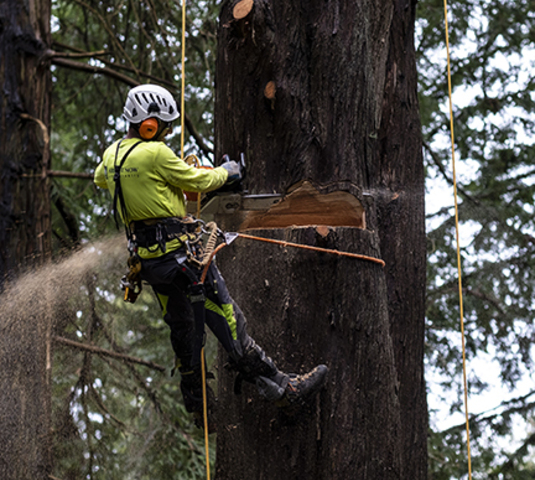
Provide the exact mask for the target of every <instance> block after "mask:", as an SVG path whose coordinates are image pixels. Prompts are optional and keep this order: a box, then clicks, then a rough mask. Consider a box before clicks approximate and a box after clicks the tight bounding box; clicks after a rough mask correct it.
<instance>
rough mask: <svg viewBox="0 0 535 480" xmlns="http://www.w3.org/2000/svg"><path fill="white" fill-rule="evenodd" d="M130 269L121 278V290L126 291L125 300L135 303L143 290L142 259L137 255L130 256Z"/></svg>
mask: <svg viewBox="0 0 535 480" xmlns="http://www.w3.org/2000/svg"><path fill="white" fill-rule="evenodd" d="M128 267H129V271H128V273H127V274H126V275H124V276H123V278H121V290H123V291H124V301H125V302H129V303H135V301H136V300H137V297H138V296H139V294H140V293H141V290H143V285H142V283H141V260H140V259H139V257H138V256H137V255H131V256H130V257H129V258H128Z"/></svg>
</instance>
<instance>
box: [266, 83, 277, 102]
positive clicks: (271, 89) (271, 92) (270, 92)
mask: <svg viewBox="0 0 535 480" xmlns="http://www.w3.org/2000/svg"><path fill="white" fill-rule="evenodd" d="M276 91H277V87H276V85H275V82H274V81H273V80H271V81H270V82H268V83H267V84H266V87H265V88H264V96H265V97H266V98H267V99H268V100H275V93H276Z"/></svg>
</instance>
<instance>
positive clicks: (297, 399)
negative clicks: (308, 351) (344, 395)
mask: <svg viewBox="0 0 535 480" xmlns="http://www.w3.org/2000/svg"><path fill="white" fill-rule="evenodd" d="M328 371H329V369H328V368H327V366H326V365H318V366H317V367H316V368H314V369H313V370H311V371H310V372H308V373H305V374H303V375H295V374H288V377H289V380H288V384H287V385H286V388H285V390H284V394H283V395H282V397H281V398H280V399H279V400H277V401H276V402H275V405H276V406H277V407H279V408H280V409H281V410H282V412H284V413H285V414H286V415H289V416H291V415H295V414H296V413H297V412H298V411H299V410H300V409H301V408H302V407H304V406H305V405H306V404H307V403H308V401H309V400H310V399H311V398H312V397H314V396H315V395H316V394H317V393H318V392H319V391H320V390H321V388H322V387H323V385H325V380H326V377H327V372H328Z"/></svg>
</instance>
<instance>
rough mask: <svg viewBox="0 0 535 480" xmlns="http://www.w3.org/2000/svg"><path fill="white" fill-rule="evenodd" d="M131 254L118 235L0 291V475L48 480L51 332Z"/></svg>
mask: <svg viewBox="0 0 535 480" xmlns="http://www.w3.org/2000/svg"><path fill="white" fill-rule="evenodd" d="M127 255H128V253H127V251H126V244H125V241H124V237H123V236H122V235H121V236H115V237H112V238H108V239H106V240H103V241H99V242H95V243H91V244H88V245H86V246H84V247H83V248H81V249H79V250H78V251H76V252H74V253H72V254H70V255H68V256H66V257H64V258H62V259H60V260H59V261H56V262H51V263H49V264H47V265H44V266H41V267H39V268H34V269H31V270H28V271H26V272H25V273H23V274H21V275H20V276H19V277H18V278H17V279H16V280H14V281H11V282H9V283H7V284H6V285H5V288H4V291H3V293H2V294H1V295H0V425H1V428H0V445H1V446H2V447H1V448H2V450H3V452H4V453H3V454H2V455H1V456H0V478H6V479H10V478H48V474H49V473H50V469H51V465H52V454H51V450H52V449H51V436H50V432H51V420H50V413H51V404H50V380H51V370H52V358H51V357H52V344H53V336H54V334H55V333H54V332H60V331H61V329H62V327H63V326H64V325H65V324H66V323H67V322H68V321H69V318H70V319H72V315H73V314H76V311H77V309H78V308H81V305H84V304H85V305H87V302H88V296H90V295H92V292H91V289H90V288H88V285H91V282H93V285H94V282H95V279H96V278H97V276H98V275H100V274H102V275H103V276H104V274H106V273H107V275H108V277H110V278H111V276H114V278H115V277H117V281H118V277H119V276H120V275H122V272H123V271H124V270H125V260H126V257H127Z"/></svg>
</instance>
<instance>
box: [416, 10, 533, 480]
mask: <svg viewBox="0 0 535 480" xmlns="http://www.w3.org/2000/svg"><path fill="white" fill-rule="evenodd" d="M534 8H535V4H534V2H533V1H529V0H527V1H519V2H508V1H506V2H495V1H492V0H485V1H471V0H467V1H462V2H454V3H452V4H451V5H450V7H449V9H450V35H451V43H452V73H453V89H454V98H453V100H454V121H455V130H456V151H457V158H458V163H459V172H460V173H461V175H460V178H459V181H460V189H459V195H460V211H459V214H460V220H461V232H462V245H461V246H462V251H461V252H462V262H463V270H464V296H465V316H466V335H467V349H468V351H467V354H468V365H469V378H468V380H469V387H470V404H471V405H472V406H473V409H472V413H473V415H472V418H471V425H472V435H473V438H472V443H473V449H472V453H473V466H474V471H475V472H479V474H480V475H483V476H486V477H487V478H504V479H519V478H526V476H533V450H532V446H531V445H532V435H533V427H532V421H533V394H534V393H535V392H534V391H533V389H532V381H531V380H530V376H531V375H532V359H533V350H532V344H533V338H534V337H533V336H534V329H533V275H532V272H533V248H534V243H533V232H534V228H533V227H534V225H533V211H534V207H533V193H534V190H533V189H534V181H533V178H534V177H533V174H534V170H533V153H534V151H533V138H534V116H533V107H534V104H533V102H534V99H535V97H534V91H533V89H534V85H535V84H534V82H533V74H532V72H533V66H534V56H533V51H534V40H535V38H534V35H533V32H534V28H533V27H534V23H533V22H534V18H533V10H534ZM419 14H420V15H419V16H420V18H419V21H418V28H417V31H418V59H419V60H418V62H419V72H420V76H419V79H420V80H419V85H420V98H421V105H422V109H421V110H422V120H423V133H424V153H425V156H424V158H425V161H426V167H427V172H428V178H429V180H428V182H429V183H428V185H429V189H430V190H431V189H433V190H434V191H435V192H438V191H444V189H445V188H446V189H448V191H449V190H450V189H451V170H450V163H451V160H450V157H451V154H450V152H449V138H448V135H449V125H448V122H449V118H448V117H449V115H448V113H447V107H446V96H447V84H446V81H447V79H446V76H445V61H446V57H445V51H444V49H445V45H444V31H443V30H444V28H443V16H444V12H443V3H442V2H439V1H427V0H423V1H421V2H419ZM448 197H449V198H451V194H450V193H448ZM443 198H447V197H443ZM451 206H452V200H447V201H444V200H443V201H441V202H436V201H435V202H433V204H432V203H431V202H430V204H429V208H428V234H427V235H428V255H429V261H428V279H429V286H428V310H427V318H428V324H427V349H428V352H427V361H428V376H429V379H430V381H431V383H430V385H429V390H430V392H432V393H434V392H437V393H435V394H434V395H431V400H432V403H431V405H432V408H433V410H435V409H437V408H439V410H440V411H441V414H440V416H444V415H447V414H448V413H453V412H456V411H459V410H460V409H461V405H462V395H461V385H460V379H461V374H460V368H461V362H460V345H461V342H460V339H459V337H458V333H457V332H458V330H459V327H458V324H459V314H458V298H457V294H456V292H455V290H456V289H457V286H456V282H457V280H456V277H457V274H456V265H455V262H456V260H455V253H454V250H455V240H454V238H455V233H454V221H453V210H452V207H451ZM438 392H442V393H441V394H438ZM489 392H490V393H489ZM478 397H479V398H483V399H484V400H485V399H486V401H483V402H481V401H478ZM452 398H453V399H454V400H453V401H452ZM481 404H483V406H481ZM448 406H449V407H450V412H448ZM432 418H437V415H436V414H435V413H434V412H433V413H432ZM438 418H439V417H438ZM453 418H458V419H459V424H461V423H462V421H461V418H460V416H457V417H453ZM447 423H449V425H450V426H451V428H447V429H446V430H445V431H444V432H440V431H437V430H439V429H440V425H444V424H447ZM513 426H514V427H515V428H514V430H512V428H513ZM432 429H433V432H434V434H433V435H432V437H431V452H432V454H431V455H430V470H431V474H432V477H433V478H459V477H460V476H461V475H463V474H465V473H466V472H467V464H466V447H465V438H464V434H463V430H464V425H451V422H444V421H442V422H440V423H438V424H437V423H435V422H432Z"/></svg>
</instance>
